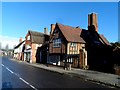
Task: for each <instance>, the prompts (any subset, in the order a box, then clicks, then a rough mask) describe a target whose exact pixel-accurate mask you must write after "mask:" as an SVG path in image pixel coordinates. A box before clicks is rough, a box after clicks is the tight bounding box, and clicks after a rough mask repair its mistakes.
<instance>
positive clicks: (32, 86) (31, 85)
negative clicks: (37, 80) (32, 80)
mask: <svg viewBox="0 0 120 90" xmlns="http://www.w3.org/2000/svg"><path fill="white" fill-rule="evenodd" d="M30 87H32V88H33V89H35V90H38V89H37V88H35V87H34V86H32V85H30Z"/></svg>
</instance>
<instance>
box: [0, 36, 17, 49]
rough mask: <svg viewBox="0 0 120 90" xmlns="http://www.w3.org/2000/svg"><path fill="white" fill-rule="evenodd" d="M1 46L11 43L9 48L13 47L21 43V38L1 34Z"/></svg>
mask: <svg viewBox="0 0 120 90" xmlns="http://www.w3.org/2000/svg"><path fill="white" fill-rule="evenodd" d="M0 43H1V48H3V49H4V48H5V47H6V45H7V44H8V45H9V49H13V48H14V46H15V45H18V44H19V38H15V37H9V36H0Z"/></svg>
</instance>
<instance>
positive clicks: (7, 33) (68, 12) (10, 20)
mask: <svg viewBox="0 0 120 90" xmlns="http://www.w3.org/2000/svg"><path fill="white" fill-rule="evenodd" d="M92 12H95V13H97V15H98V31H99V33H100V34H103V35H104V36H105V37H106V38H107V39H108V41H109V42H116V41H118V3H117V2H2V31H1V36H0V40H1V41H0V42H2V47H4V46H5V44H6V43H8V44H10V45H9V46H10V48H13V46H15V45H17V44H18V43H19V38H20V37H22V38H23V39H25V35H26V34H27V32H28V30H34V31H38V32H44V28H45V27H47V28H48V30H49V31H50V25H51V24H55V23H56V22H58V23H61V24H64V25H69V26H72V27H77V26H80V28H82V29H87V27H88V14H89V13H92ZM1 38H2V39H1Z"/></svg>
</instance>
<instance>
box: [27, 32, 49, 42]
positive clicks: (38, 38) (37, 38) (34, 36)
mask: <svg viewBox="0 0 120 90" xmlns="http://www.w3.org/2000/svg"><path fill="white" fill-rule="evenodd" d="M28 32H29V33H30V35H31V40H32V42H33V43H37V44H41V43H44V40H45V36H48V37H49V35H47V34H44V33H41V32H37V31H31V30H29V31H28Z"/></svg>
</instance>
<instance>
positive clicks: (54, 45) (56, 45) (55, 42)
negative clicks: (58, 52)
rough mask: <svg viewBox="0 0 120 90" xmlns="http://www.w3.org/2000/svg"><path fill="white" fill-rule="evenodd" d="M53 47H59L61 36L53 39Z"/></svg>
mask: <svg viewBox="0 0 120 90" xmlns="http://www.w3.org/2000/svg"><path fill="white" fill-rule="evenodd" d="M53 47H61V38H57V39H54V40H53Z"/></svg>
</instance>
